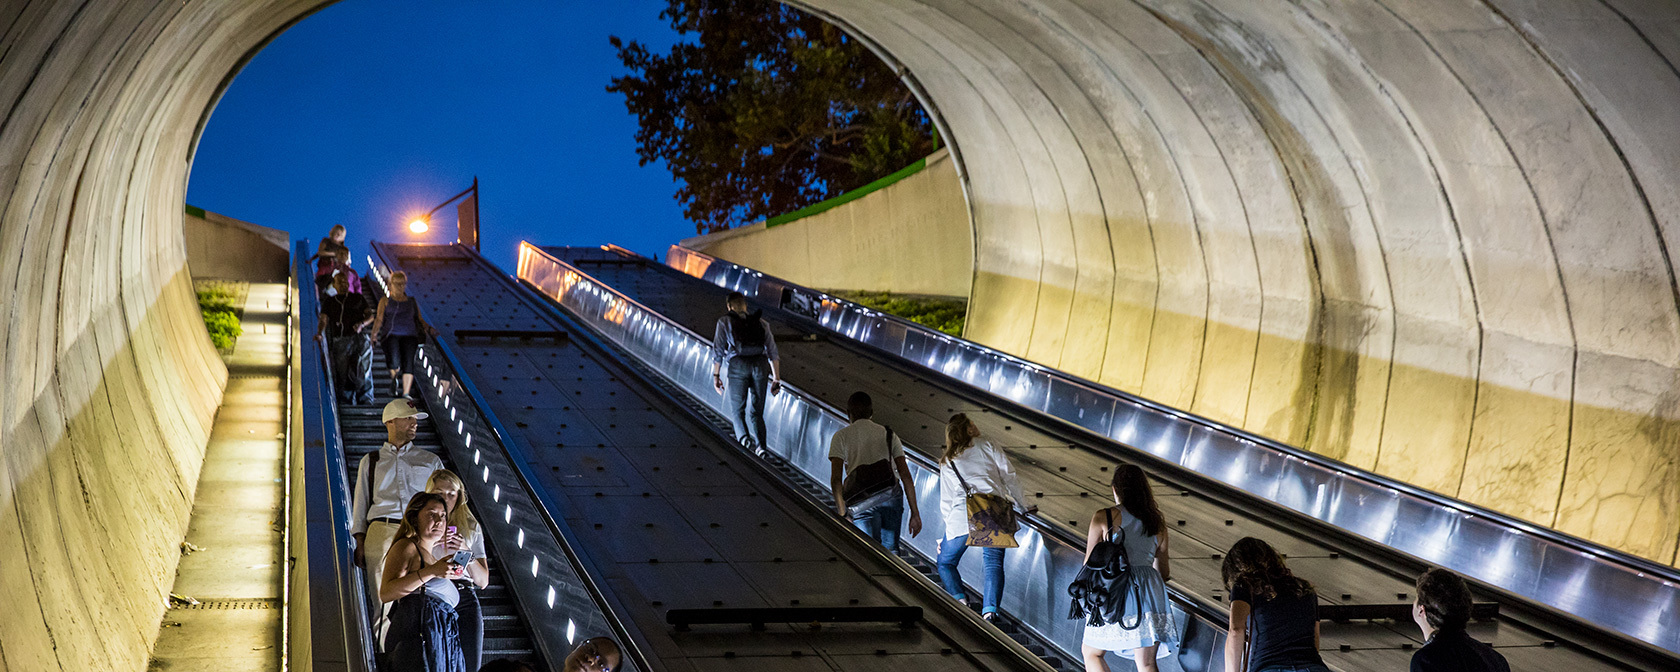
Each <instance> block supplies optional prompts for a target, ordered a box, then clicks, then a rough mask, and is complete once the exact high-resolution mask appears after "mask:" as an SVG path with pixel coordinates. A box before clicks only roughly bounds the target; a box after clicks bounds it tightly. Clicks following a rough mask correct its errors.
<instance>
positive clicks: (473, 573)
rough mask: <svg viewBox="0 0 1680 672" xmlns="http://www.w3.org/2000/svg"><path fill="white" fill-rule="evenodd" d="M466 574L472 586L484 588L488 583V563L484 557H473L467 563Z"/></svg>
mask: <svg viewBox="0 0 1680 672" xmlns="http://www.w3.org/2000/svg"><path fill="white" fill-rule="evenodd" d="M467 576H468V577H469V578H471V579H472V583H473V585H474V586H478V587H479V588H485V587H487V586H489V585H490V564H489V562H488V561H487V560H485V559H484V558H473V561H472V562H469V563H467Z"/></svg>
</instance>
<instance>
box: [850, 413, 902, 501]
mask: <svg viewBox="0 0 1680 672" xmlns="http://www.w3.org/2000/svg"><path fill="white" fill-rule="evenodd" d="M892 444H893V431H892V428H891V427H888V428H887V459H884V460H876V461H874V462H870V463H869V464H865V465H863V466H860V467H858V468H856V469H853V470H852V473H850V474H848V475H847V476H846V481H845V482H844V483H842V484H841V485H840V492H841V493H843V494H844V495H845V499H846V509H847V510H848V511H868V510H870V509H873V508H875V507H878V506H882V505H884V504H891V503H893V502H896V501H898V498H899V492H900V490H902V489H903V488H902V487H900V486H899V484H898V479H897V478H894V477H893V456H892Z"/></svg>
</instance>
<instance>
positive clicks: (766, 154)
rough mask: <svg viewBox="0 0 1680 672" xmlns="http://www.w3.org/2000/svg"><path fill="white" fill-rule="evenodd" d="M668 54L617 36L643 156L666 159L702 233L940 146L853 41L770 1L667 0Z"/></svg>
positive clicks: (910, 101) (826, 192)
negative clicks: (674, 35)
mask: <svg viewBox="0 0 1680 672" xmlns="http://www.w3.org/2000/svg"><path fill="white" fill-rule="evenodd" d="M668 3H669V4H668V5H667V6H666V9H665V11H663V12H661V13H660V17H661V18H664V19H667V20H669V21H670V23H671V27H672V28H674V29H676V31H677V32H678V34H680V35H682V36H684V39H682V40H679V41H678V42H677V44H676V45H675V46H673V47H671V52H670V53H669V54H664V55H659V54H655V53H652V52H650V51H649V50H648V49H647V47H646V46H644V45H642V44H639V43H636V42H629V43H626V42H624V41H623V40H620V39H619V38H618V37H616V36H614V37H612V38H610V39H611V42H612V45H613V46H614V47H616V48H617V49H618V57H619V59H620V60H622V61H623V62H624V65H625V66H626V67H628V68H629V69H630V71H631V74H629V75H626V76H623V77H616V78H614V79H613V81H612V85H611V86H608V87H607V90H608V91H611V92H615V93H622V94H624V102H625V106H626V107H628V108H629V110H630V112H631V113H632V114H634V115H636V117H637V118H638V119H639V123H640V127H639V128H638V130H637V131H636V143H637V149H636V153H637V156H638V157H639V158H640V161H641V165H644V166H645V165H647V164H649V163H652V162H654V161H664V162H665V165H666V166H667V167H668V168H670V170H671V175H672V177H674V178H676V179H677V181H678V182H679V184H680V187H679V188H678V190H677V194H676V197H677V200H678V201H679V202H680V203H682V204H683V208H684V213H685V214H686V215H687V216H688V218H689V219H690V220H693V221H694V222H695V227H696V228H697V229H698V230H699V231H700V232H701V233H707V232H710V231H718V230H722V229H726V228H729V227H730V226H733V225H736V224H740V223H744V222H750V221H755V220H758V219H763V218H766V217H771V216H775V215H779V214H782V213H786V212H791V211H793V210H797V209H799V208H802V207H805V206H807V205H810V204H812V203H816V202H818V201H822V200H824V199H827V198H831V197H833V196H838V195H840V194H842V193H845V192H846V191H849V190H851V189H856V188H858V187H861V186H863V185H865V184H868V183H870V182H872V181H874V180H876V179H879V178H880V177H882V176H885V175H887V174H889V173H892V172H893V171H896V170H898V169H900V168H903V167H905V166H906V165H909V164H910V163H912V162H914V161H915V160H917V159H920V158H922V157H924V156H926V155H928V154H929V153H931V152H932V151H933V150H934V149H936V148H937V147H938V144H937V140H936V138H935V134H934V130H933V124H932V120H930V119H929V118H928V115H927V113H926V112H925V111H923V110H922V108H921V106H920V105H918V104H917V103H916V100H915V98H914V97H913V96H912V95H911V93H910V91H909V89H908V88H906V87H905V86H904V84H903V82H900V81H899V79H898V77H897V76H896V75H895V74H894V73H893V72H892V70H891V69H889V68H888V67H887V66H886V64H884V63H882V62H881V61H880V59H878V58H876V57H875V55H874V54H873V53H871V52H870V51H869V49H868V48H867V47H866V46H864V45H863V44H862V43H860V42H858V41H857V40H855V39H853V38H852V37H851V36H849V35H847V34H845V33H844V32H843V31H841V30H840V29H839V28H837V27H835V26H834V25H832V24H829V23H827V22H825V21H823V20H822V19H819V18H817V17H815V16H811V15H809V14H806V13H804V12H801V11H799V10H796V9H794V8H792V7H788V6H787V5H783V4H781V3H779V2H774V1H773V0H668Z"/></svg>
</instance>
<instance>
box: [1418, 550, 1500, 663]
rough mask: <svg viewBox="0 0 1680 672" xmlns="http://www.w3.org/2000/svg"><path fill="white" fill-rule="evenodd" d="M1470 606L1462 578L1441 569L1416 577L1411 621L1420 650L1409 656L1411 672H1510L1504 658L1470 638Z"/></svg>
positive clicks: (1468, 587)
mask: <svg viewBox="0 0 1680 672" xmlns="http://www.w3.org/2000/svg"><path fill="white" fill-rule="evenodd" d="M1471 606H1472V603H1471V601H1470V586H1468V585H1466V584H1465V583H1464V577H1461V576H1459V575H1457V574H1454V573H1452V572H1451V571H1449V570H1446V569H1441V568H1440V567H1436V568H1433V569H1430V570H1429V571H1426V572H1424V573H1423V575H1422V576H1419V577H1418V580H1417V601H1416V602H1414V603H1412V621H1413V622H1415V623H1417V625H1418V628H1419V629H1420V630H1422V631H1423V646H1421V647H1418V650H1417V652H1416V653H1413V654H1412V672H1511V663H1510V662H1509V661H1507V660H1505V656H1504V655H1503V654H1501V653H1499V652H1498V651H1496V650H1494V648H1493V647H1491V646H1488V645H1487V643H1485V642H1482V641H1479V640H1477V639H1476V638H1474V637H1471V636H1470V633H1469V632H1468V631H1467V628H1469V625H1470V608H1471Z"/></svg>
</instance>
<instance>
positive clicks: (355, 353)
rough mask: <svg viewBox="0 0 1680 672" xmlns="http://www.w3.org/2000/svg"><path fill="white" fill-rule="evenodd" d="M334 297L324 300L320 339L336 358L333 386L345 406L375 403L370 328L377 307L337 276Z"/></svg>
mask: <svg viewBox="0 0 1680 672" xmlns="http://www.w3.org/2000/svg"><path fill="white" fill-rule="evenodd" d="M333 289H334V292H333V294H332V296H328V297H325V298H323V299H321V321H320V329H318V330H317V331H316V334H315V335H316V337H317V338H324V339H325V340H326V342H327V352H328V353H330V354H331V355H332V368H333V371H332V374H333V383H334V384H335V385H336V386H337V387H338V390H337V393H338V402H339V403H341V404H371V403H373V344H372V343H371V342H370V341H369V336H370V334H371V333H372V332H371V331H370V330H369V329H368V326H369V325H370V324H371V323H372V322H373V307H372V306H369V305H368V302H367V299H366V298H364V297H363V296H362V295H361V294H360V293H357V292H352V291H350V281H349V278H348V277H347V276H346V275H345V274H343V273H335V274H333Z"/></svg>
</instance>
